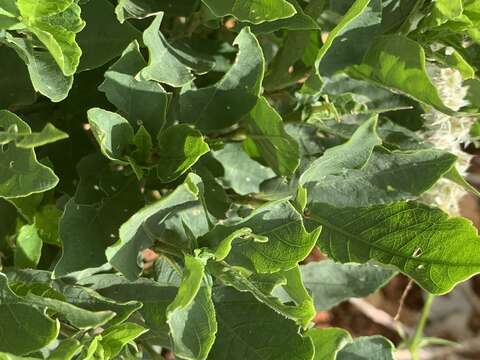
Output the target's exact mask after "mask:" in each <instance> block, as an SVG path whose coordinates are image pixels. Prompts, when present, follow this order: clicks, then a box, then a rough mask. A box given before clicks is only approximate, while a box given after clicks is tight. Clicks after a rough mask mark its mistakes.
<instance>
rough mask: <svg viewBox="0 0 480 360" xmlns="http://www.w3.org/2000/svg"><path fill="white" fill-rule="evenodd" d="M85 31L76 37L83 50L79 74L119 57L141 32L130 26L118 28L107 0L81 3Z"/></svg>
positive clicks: (124, 25)
mask: <svg viewBox="0 0 480 360" xmlns="http://www.w3.org/2000/svg"><path fill="white" fill-rule="evenodd" d="M81 3H82V4H81V7H82V17H83V18H84V19H85V22H86V26H85V28H84V29H83V30H82V31H81V32H80V33H79V34H78V35H77V42H78V45H80V47H81V48H82V53H83V54H82V58H81V59H80V65H79V67H78V69H79V71H85V70H91V69H95V68H98V67H100V66H102V65H104V64H106V63H108V62H109V61H110V60H113V59H114V58H116V57H118V56H119V55H120V54H121V53H122V51H123V50H125V48H126V47H127V45H128V44H130V43H131V42H132V41H133V40H135V39H141V35H142V34H141V32H140V31H138V30H137V29H136V28H135V27H134V26H133V25H131V24H130V23H128V22H127V23H125V24H120V23H119V22H118V20H117V18H116V17H115V13H114V6H113V5H112V3H111V2H110V1H108V0H94V1H86V2H81Z"/></svg>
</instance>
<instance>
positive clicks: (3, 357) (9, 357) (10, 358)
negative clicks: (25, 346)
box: [0, 352, 41, 360]
mask: <svg viewBox="0 0 480 360" xmlns="http://www.w3.org/2000/svg"><path fill="white" fill-rule="evenodd" d="M0 360H41V359H40V358H36V357H35V358H34V357H30V356H28V357H26V356H16V355H13V354H8V353H5V352H0Z"/></svg>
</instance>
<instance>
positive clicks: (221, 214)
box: [194, 165, 231, 219]
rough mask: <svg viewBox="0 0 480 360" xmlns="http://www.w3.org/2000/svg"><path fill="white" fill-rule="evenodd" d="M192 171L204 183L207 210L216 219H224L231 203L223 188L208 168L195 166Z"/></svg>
mask: <svg viewBox="0 0 480 360" xmlns="http://www.w3.org/2000/svg"><path fill="white" fill-rule="evenodd" d="M194 172H195V173H196V174H197V175H198V176H200V177H201V178H202V182H203V183H204V188H205V189H204V191H205V194H204V201H205V206H206V207H207V210H208V212H209V213H210V214H212V215H213V216H215V217H216V218H217V219H225V218H226V213H227V211H228V209H229V208H230V205H231V200H230V198H229V197H228V196H227V193H226V191H225V189H224V188H223V186H222V185H220V183H219V182H218V180H217V179H216V177H215V176H214V175H213V174H212V173H211V172H210V170H209V169H208V168H206V167H203V166H201V165H200V166H196V167H195V170H194Z"/></svg>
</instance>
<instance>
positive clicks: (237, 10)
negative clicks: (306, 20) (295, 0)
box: [202, 0, 297, 24]
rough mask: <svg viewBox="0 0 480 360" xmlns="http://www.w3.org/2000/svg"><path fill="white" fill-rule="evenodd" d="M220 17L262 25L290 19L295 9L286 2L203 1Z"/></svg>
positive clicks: (277, 0) (271, 0)
mask: <svg viewBox="0 0 480 360" xmlns="http://www.w3.org/2000/svg"><path fill="white" fill-rule="evenodd" d="M202 1H203V3H204V4H205V5H207V6H208V7H209V9H210V10H211V11H212V12H213V13H214V14H215V15H216V16H219V17H222V16H226V15H232V16H234V17H235V18H237V19H238V20H240V21H247V22H250V23H253V24H260V23H262V22H265V21H274V20H278V19H284V18H289V17H291V16H293V15H295V14H296V12H297V11H296V10H295V7H294V6H293V5H292V4H291V3H289V2H288V1H286V0H257V1H255V0H202Z"/></svg>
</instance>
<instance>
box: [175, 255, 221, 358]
mask: <svg viewBox="0 0 480 360" xmlns="http://www.w3.org/2000/svg"><path fill="white" fill-rule="evenodd" d="M211 291H212V285H211V284H209V281H208V280H206V278H205V261H204V260H201V259H199V258H195V257H193V256H189V255H186V256H185V268H184V271H183V278H182V281H181V283H180V287H179V288H178V292H177V295H176V296H175V299H174V300H173V302H172V303H170V305H168V307H167V323H168V325H169V327H170V337H171V340H172V344H173V351H174V352H175V354H176V355H177V356H179V357H181V358H185V359H199V360H204V359H206V358H207V356H208V353H209V352H210V349H211V348H212V345H213V343H214V341H215V334H216V332H217V323H216V319H215V309H214V307H213V302H212V298H211ZM199 308H201V309H203V311H199ZM191 318H195V320H196V321H195V322H194V323H192V322H191V320H190V319H191ZM193 325H195V326H193Z"/></svg>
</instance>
